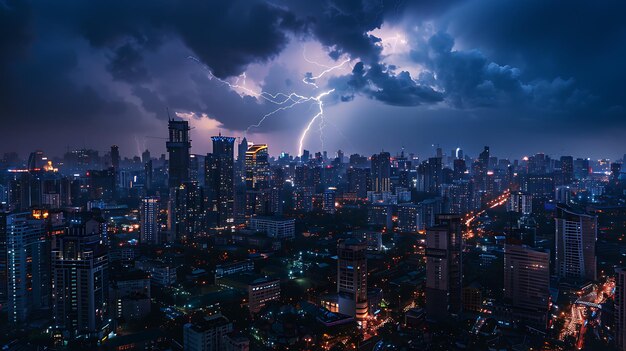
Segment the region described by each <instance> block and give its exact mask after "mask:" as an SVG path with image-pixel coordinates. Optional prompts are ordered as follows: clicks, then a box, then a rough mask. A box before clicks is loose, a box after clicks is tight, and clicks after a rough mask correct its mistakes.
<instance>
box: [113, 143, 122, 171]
mask: <svg viewBox="0 0 626 351" xmlns="http://www.w3.org/2000/svg"><path fill="white" fill-rule="evenodd" d="M111 167H113V168H115V170H118V169H120V148H119V147H118V146H117V145H112V146H111Z"/></svg>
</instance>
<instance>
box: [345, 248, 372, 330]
mask: <svg viewBox="0 0 626 351" xmlns="http://www.w3.org/2000/svg"><path fill="white" fill-rule="evenodd" d="M366 250H367V244H365V243H364V242H362V241H360V240H355V239H347V240H342V241H340V242H339V245H338V248H337V256H338V261H337V293H338V295H339V312H340V313H342V314H345V315H348V316H352V317H355V318H356V319H357V320H365V319H366V318H367V311H368V304H367V258H366V257H365V252H366Z"/></svg>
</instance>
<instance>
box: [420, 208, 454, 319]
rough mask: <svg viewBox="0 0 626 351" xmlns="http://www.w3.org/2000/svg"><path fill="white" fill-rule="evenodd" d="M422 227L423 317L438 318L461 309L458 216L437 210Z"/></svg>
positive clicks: (443, 317) (446, 316)
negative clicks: (427, 225) (432, 220)
mask: <svg viewBox="0 0 626 351" xmlns="http://www.w3.org/2000/svg"><path fill="white" fill-rule="evenodd" d="M437 221H438V224H437V225H436V226H433V227H430V228H428V229H427V230H426V290H425V293H426V317H427V318H428V319H429V320H433V321H442V320H445V319H446V318H448V317H449V316H450V315H451V314H458V313H460V312H461V307H462V304H461V296H462V278H463V274H462V272H463V271H462V257H461V256H462V240H463V237H462V233H461V216H459V215H455V214H440V215H438V216H437Z"/></svg>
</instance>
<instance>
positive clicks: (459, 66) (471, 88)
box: [411, 32, 595, 111]
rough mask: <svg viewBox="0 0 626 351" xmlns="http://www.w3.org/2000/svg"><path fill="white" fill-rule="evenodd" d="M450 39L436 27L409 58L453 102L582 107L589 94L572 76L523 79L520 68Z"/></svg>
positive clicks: (460, 105)
mask: <svg viewBox="0 0 626 351" xmlns="http://www.w3.org/2000/svg"><path fill="white" fill-rule="evenodd" d="M454 44H455V41H454V39H453V38H452V37H451V36H450V35H449V34H448V33H445V32H438V33H436V34H434V35H433V36H431V37H430V38H429V39H428V40H426V41H418V42H417V43H416V45H415V47H416V48H417V49H414V50H413V51H412V52H411V57H412V58H413V60H414V61H415V62H416V63H418V64H420V65H421V66H422V67H424V68H425V69H426V71H425V72H424V73H423V75H421V76H420V78H422V79H424V80H423V83H424V84H430V85H432V86H434V87H437V88H438V90H441V91H443V93H444V95H445V98H446V100H447V101H448V102H449V103H450V104H451V105H452V106H454V107H456V108H474V107H490V106H491V107H497V106H517V107H525V106H531V107H535V108H541V109H544V110H553V111H562V110H573V109H576V108H586V107H588V104H589V103H591V102H593V101H594V99H595V98H594V96H593V95H592V94H591V93H589V92H588V91H585V90H583V89H580V88H578V87H577V86H576V84H575V80H574V79H573V78H567V79H563V78H561V77H558V76H557V77H555V78H553V79H551V80H546V79H535V80H525V79H524V77H523V75H522V71H521V70H520V69H519V68H516V67H512V66H509V65H499V64H498V63H496V62H493V61H491V60H489V59H488V58H487V57H486V56H485V55H484V54H483V53H482V52H481V51H479V50H468V51H463V50H454V49H453V48H454Z"/></svg>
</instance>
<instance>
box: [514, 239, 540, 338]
mask: <svg viewBox="0 0 626 351" xmlns="http://www.w3.org/2000/svg"><path fill="white" fill-rule="evenodd" d="M504 298H505V299H507V300H508V301H509V302H510V303H511V305H512V307H513V314H514V316H515V318H517V319H520V320H522V321H525V322H527V323H531V324H533V325H534V326H536V327H537V328H540V329H541V328H545V327H546V323H547V316H548V305H549V303H550V252H549V251H543V250H538V249H533V248H530V247H528V246H526V245H517V244H513V243H507V244H505V245H504Z"/></svg>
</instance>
